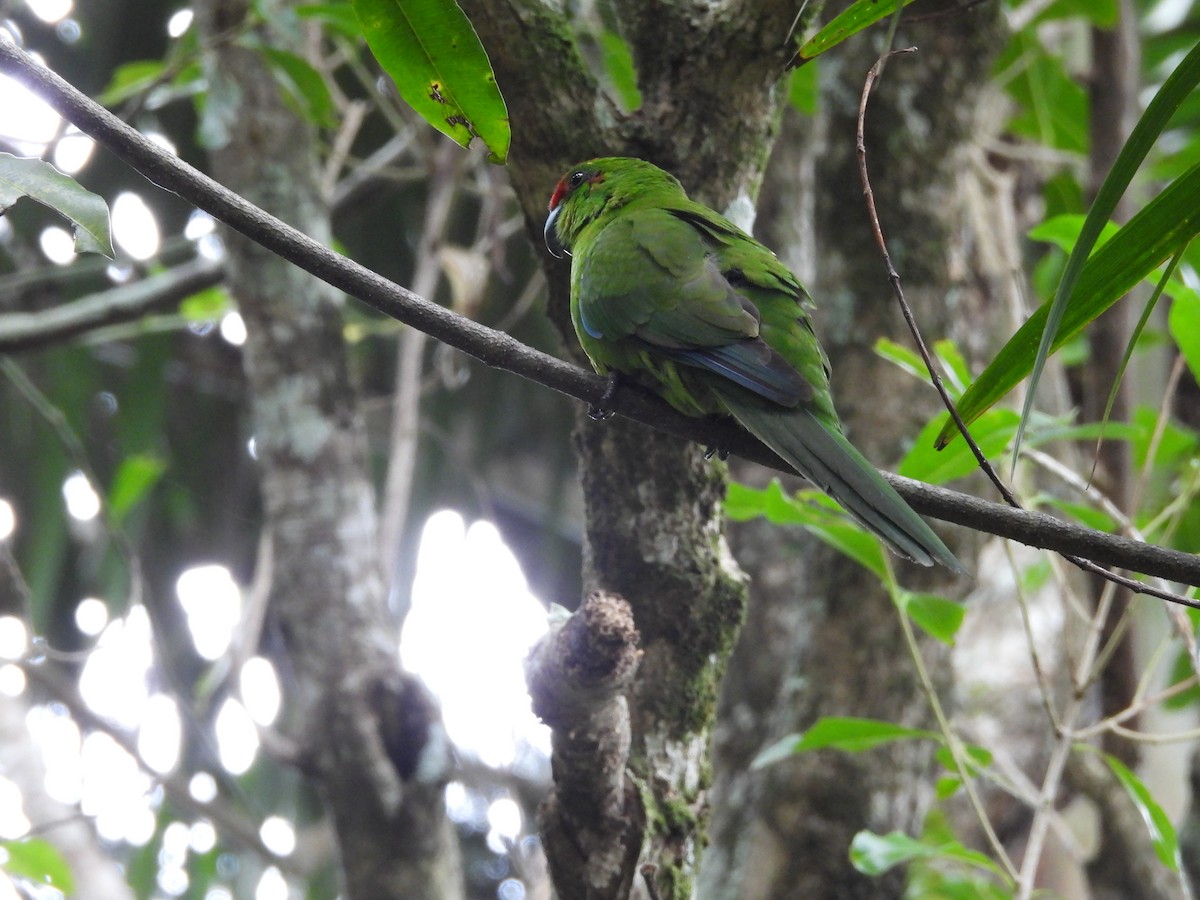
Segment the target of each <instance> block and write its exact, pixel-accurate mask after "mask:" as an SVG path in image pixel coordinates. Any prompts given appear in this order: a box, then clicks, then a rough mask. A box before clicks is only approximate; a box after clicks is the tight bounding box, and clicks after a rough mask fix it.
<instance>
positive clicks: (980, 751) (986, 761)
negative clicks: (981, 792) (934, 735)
mask: <svg viewBox="0 0 1200 900" xmlns="http://www.w3.org/2000/svg"><path fill="white" fill-rule="evenodd" d="M962 750H963V755H964V756H965V757H966V766H967V771H968V772H969V773H970V774H972V775H976V774H978V773H979V772H981V771H982V770H983V769H986V768H987V767H988V766H990V765H991V764H992V760H993V759H994V758H995V756H994V754H993V753H992V751H991V750H989V749H988V748H987V747H981V746H979V745H978V744H963V745H962ZM933 756H934V758H935V759H936V760H937V761H938V762H939V763H941V764H942V765H943V766H945V767H946V771H948V772H957V771H958V766H957V765H956V764H955V762H954V754H953V753H951V752H950V748H949V747H947V746H946V745H944V744H943V745H942V746H941V747H938V748H937V750H936V751H935V752H934V754H933Z"/></svg>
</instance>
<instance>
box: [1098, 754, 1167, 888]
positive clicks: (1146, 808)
mask: <svg viewBox="0 0 1200 900" xmlns="http://www.w3.org/2000/svg"><path fill="white" fill-rule="evenodd" d="M1103 756H1104V761H1105V762H1106V763H1108V767H1109V768H1110V769H1112V772H1113V774H1114V775H1116V776H1117V780H1118V781H1120V782H1121V784H1122V785H1123V786H1124V788H1125V790H1126V791H1128V792H1129V798H1130V799H1131V800H1132V801H1133V804H1134V806H1136V807H1137V809H1138V812H1139V813H1141V814H1142V818H1143V819H1144V820H1145V822H1146V827H1147V828H1148V829H1149V830H1150V842H1151V843H1152V844H1153V845H1154V852H1155V853H1156V854H1158V858H1159V861H1160V862H1162V864H1163V865H1164V866H1166V867H1167V868H1168V869H1170V870H1171V871H1173V872H1178V871H1179V863H1180V860H1179V841H1178V839H1177V838H1176V835H1175V827H1174V826H1173V825H1172V824H1171V820H1170V819H1169V818H1167V814H1166V813H1165V812H1163V808H1162V807H1161V806H1159V805H1158V801H1157V800H1155V799H1154V797H1153V796H1151V794H1150V791H1149V790H1148V789H1147V787H1146V785H1145V784H1144V783H1143V782H1142V780H1141V779H1140V778H1138V777H1137V775H1135V774H1134V773H1133V772H1131V771H1130V770H1129V767H1128V766H1126V765H1125V763H1123V762H1121V761H1120V760H1119V759H1117V758H1116V757H1115V756H1112V755H1111V754H1108V753H1105V754H1103Z"/></svg>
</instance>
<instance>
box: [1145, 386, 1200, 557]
mask: <svg viewBox="0 0 1200 900" xmlns="http://www.w3.org/2000/svg"><path fill="white" fill-rule="evenodd" d="M1131 418H1132V419H1133V424H1134V425H1135V426H1136V428H1137V433H1136V435H1135V436H1134V437H1133V439H1132V440H1131V441H1130V442H1129V446H1130V447H1131V448H1132V449H1133V464H1134V465H1135V466H1136V467H1137V468H1139V469H1140V468H1142V466H1144V465H1145V464H1146V454H1147V453H1149V452H1150V442H1151V440H1152V439H1153V437H1154V434H1155V432H1156V430H1157V428H1158V410H1157V409H1154V408H1152V407H1149V406H1138V407H1137V408H1135V409H1134V411H1133V416H1132V417H1131ZM1198 453H1200V440H1198V439H1197V435H1196V433H1195V432H1194V431H1191V430H1190V429H1188V428H1184V427H1181V426H1179V425H1176V424H1175V423H1174V422H1171V421H1168V422H1167V423H1166V427H1165V428H1163V430H1162V435H1161V436H1160V437H1159V439H1158V444H1157V446H1156V448H1155V454H1154V465H1156V466H1163V467H1166V468H1171V467H1173V466H1178V465H1179V464H1180V463H1181V462H1187V461H1190V460H1191V458H1192V457H1194V456H1196V455H1197V454H1198ZM1193 549H1194V548H1193Z"/></svg>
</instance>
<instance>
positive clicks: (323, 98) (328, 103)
mask: <svg viewBox="0 0 1200 900" xmlns="http://www.w3.org/2000/svg"><path fill="white" fill-rule="evenodd" d="M254 49H256V50H257V51H258V52H259V53H261V54H262V57H263V59H265V60H266V61H267V65H268V66H270V68H271V71H272V72H274V73H275V80H276V81H278V82H279V86H280V87H282V88H283V90H284V93H285V96H286V97H288V98H290V99H291V100H292V102H293V103H295V105H296V107H297V108H298V109H299V111H300V114H301V115H302V116H304V118H306V119H308V120H309V121H310V122H312V123H313V124H315V125H317V126H319V127H321V128H333V127H334V126H335V125H337V108H336V107H335V106H334V103H333V95H332V94H331V93H330V92H329V85H328V84H326V83H325V76H323V75H322V74H321V73H320V72H318V71H317V70H316V69H314V68H313V67H312V66H311V65H309V63H308V61H307V60H305V59H303V58H302V57H300V56H297V55H296V54H295V53H289V52H288V51H286V50H279V49H278V48H276V47H268V46H266V45H262V44H260V45H258V46H256V47H255V48H254Z"/></svg>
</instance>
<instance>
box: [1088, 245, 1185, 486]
mask: <svg viewBox="0 0 1200 900" xmlns="http://www.w3.org/2000/svg"><path fill="white" fill-rule="evenodd" d="M1186 249H1187V245H1186V244H1185V245H1184V246H1182V247H1180V248H1179V249H1178V250H1176V251H1175V255H1174V256H1172V257H1171V261H1170V262H1169V263H1167V268H1166V271H1164V272H1163V274H1162V278H1160V279H1158V284H1156V285H1155V286H1154V293H1153V294H1151V295H1150V299H1149V300H1147V301H1146V305H1145V307H1143V309H1142V315H1141V318H1139V319H1138V323H1137V325H1135V326H1134V327H1133V333H1132V334H1130V335H1129V341H1128V342H1127V343H1126V344H1125V353H1124V354H1123V355H1122V356H1121V364H1120V365H1119V366H1117V371H1116V375H1115V376H1114V377H1113V383H1112V388H1110V389H1109V392H1108V400H1107V402H1105V404H1104V414H1103V415H1102V416H1100V433H1099V434H1098V435H1096V450H1095V452H1094V453H1093V454H1092V474H1093V475H1095V474H1096V464H1097V463H1098V462H1099V461H1100V444H1101V443H1102V442H1103V441H1104V429H1105V426H1106V425H1108V418H1109V416H1111V415H1112V409H1113V404H1115V403H1116V402H1117V392H1118V391H1119V390H1120V389H1121V381H1122V380H1123V379H1124V378H1125V370H1126V369H1127V368H1129V360H1131V359H1132V358H1133V351H1134V350H1135V349H1136V348H1137V343H1138V339H1139V338H1140V337H1141V336H1142V332H1143V331H1145V330H1146V323H1147V322H1149V321H1150V316H1151V314H1153V312H1154V308H1155V307H1156V306H1158V298H1159V297H1161V296H1162V293H1163V288H1165V287H1166V286H1167V282H1168V281H1170V280H1171V276H1172V275H1174V274H1175V269H1176V267H1177V266H1178V265H1179V260H1180V259H1181V258H1182V257H1183V251H1184V250H1186Z"/></svg>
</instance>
